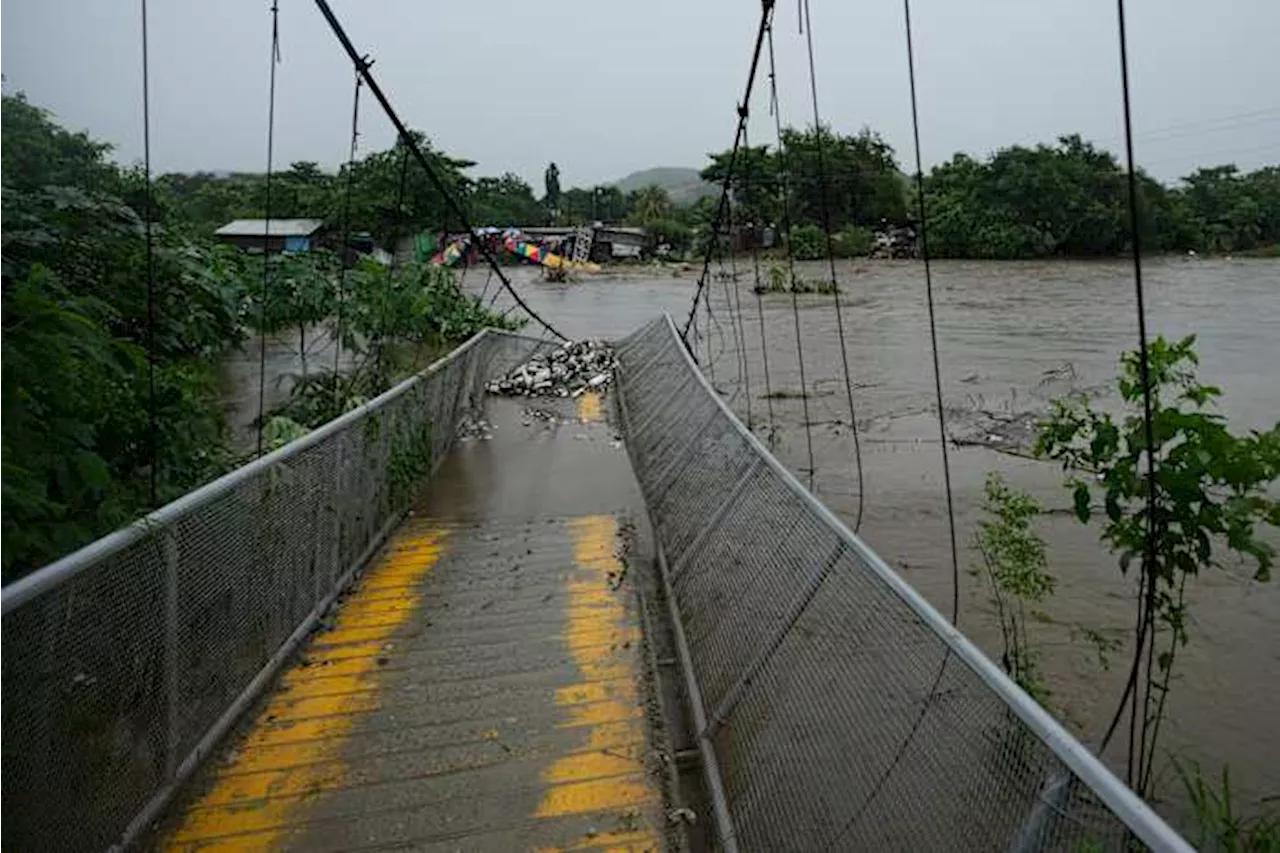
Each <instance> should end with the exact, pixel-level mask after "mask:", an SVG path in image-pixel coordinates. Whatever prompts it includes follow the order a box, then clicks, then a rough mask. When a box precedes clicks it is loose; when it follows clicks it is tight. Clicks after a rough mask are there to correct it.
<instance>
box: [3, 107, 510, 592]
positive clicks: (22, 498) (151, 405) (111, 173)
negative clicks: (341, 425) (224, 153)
mask: <svg viewBox="0 0 1280 853" xmlns="http://www.w3.org/2000/svg"><path fill="white" fill-rule="evenodd" d="M3 126H4V131H5V144H4V146H3V169H2V172H3V353H2V361H3V383H4V390H3V436H2V440H3V449H2V453H3V478H2V479H3V501H4V514H3V522H2V523H3V537H4V550H3V580H4V581H5V582H6V583H7V582H9V581H12V580H14V579H16V578H17V577H20V576H21V575H23V574H26V573H27V572H29V571H31V570H32V569H35V568H37V567H39V566H41V565H43V564H45V563H47V562H49V561H51V560H54V559H56V558H58V557H60V556H62V555H64V554H66V553H68V552H70V551H72V550H74V549H75V548H77V547H79V546H81V545H84V544H86V543H87V542H89V541H91V540H93V539H95V538H97V537H98V536H101V535H103V534H105V533H107V532H109V531H111V530H113V529H115V528H117V527H119V526H120V525H122V524H125V523H127V522H129V521H131V520H133V519H134V518H136V517H138V516H139V515H140V514H142V513H145V512H146V511H148V510H149V509H153V508H155V507H157V506H159V505H162V504H164V503H167V502H168V501H170V500H173V499H174V498H176V497H178V496H179V495H181V494H183V493H184V492H187V491H189V490H190V489H192V488H194V487H196V486H198V485H200V484H201V483H203V482H207V481H208V480H210V479H211V478H213V477H215V476H217V475H219V474H221V473H223V472H225V471H227V470H229V469H230V468H231V467H233V466H234V465H236V464H239V463H240V462H241V461H243V459H244V450H243V448H236V447H233V446H232V444H231V443H230V441H229V437H228V431H227V428H226V423H225V418H224V414H223V396H222V394H223V392H222V390H221V389H220V388H219V382H218V365H219V363H220V361H221V360H222V359H224V358H225V357H227V356H228V355H230V354H231V353H233V352H235V351H236V350H237V349H238V348H240V347H242V346H244V345H245V344H246V342H247V341H248V339H249V336H250V334H251V333H253V332H257V331H262V332H265V333H267V334H286V333H288V334H292V333H293V332H294V331H295V330H296V333H297V334H298V335H299V337H300V338H302V340H301V348H302V350H303V351H304V352H305V351H306V341H305V336H306V335H307V334H308V333H309V332H310V331H311V330H313V329H316V328H322V329H324V330H325V331H326V333H327V334H328V336H329V337H330V338H331V339H332V338H334V337H336V336H337V333H338V329H337V316H338V314H339V306H341V314H342V317H343V321H342V327H341V330H342V331H341V339H342V341H343V347H344V350H345V351H346V354H347V355H348V356H349V358H348V359H347V360H349V361H350V362H351V363H352V366H350V367H344V369H343V371H342V373H341V374H335V373H334V372H333V362H332V360H331V359H332V355H330V356H329V358H328V359H326V361H328V367H325V366H324V365H318V364H317V365H315V366H314V368H315V369H314V371H313V372H311V373H310V374H309V375H308V376H306V377H300V378H299V380H300V381H296V382H295V383H294V388H295V389H296V393H295V394H294V395H293V396H292V398H291V399H290V400H289V401H288V403H287V404H286V406H285V409H284V410H283V411H282V412H276V413H268V417H271V416H281V415H287V416H289V417H291V418H292V419H293V420H295V421H297V422H298V423H295V424H294V425H293V426H292V427H290V426H289V425H288V424H287V423H282V422H281V421H280V420H278V419H277V420H276V421H275V425H274V428H273V434H274V435H275V436H277V437H278V436H282V435H283V436H287V435H290V434H296V432H297V431H298V430H304V429H306V428H308V427H314V426H316V425H318V424H319V423H321V422H323V421H325V420H328V419H329V418H331V417H333V416H334V415H336V414H338V413H339V412H341V411H342V410H344V409H345V408H348V407H350V406H351V405H354V404H355V403H357V402H358V401H359V400H361V399H367V398H368V397H369V396H372V395H373V394H376V393H377V392H378V391H380V390H382V389H383V388H385V387H387V386H388V385H389V384H390V383H391V382H393V381H394V380H395V379H396V378H398V377H399V376H400V375H403V372H404V371H405V370H406V369H411V367H412V366H413V364H414V363H415V362H413V361H412V360H409V359H405V358H404V357H403V356H404V355H405V354H406V352H407V351H410V350H425V351H428V352H432V351H434V352H439V351H440V350H442V349H447V348H448V347H450V346H452V345H454V344H456V343H458V342H459V341H461V340H464V339H465V338H467V337H469V336H470V335H471V334H473V333H474V332H475V331H477V330H478V329H480V328H481V327H483V326H485V325H493V324H498V325H507V326H510V325H511V323H510V322H509V321H507V320H502V319H500V318H498V317H496V316H494V315H492V314H491V313H489V312H488V311H485V310H484V309H483V308H482V307H481V306H480V305H479V304H478V303H477V301H476V300H475V299H473V298H470V297H467V296H465V295H463V294H462V292H461V291H460V290H459V288H458V286H457V283H456V281H455V280H454V277H453V276H452V274H450V273H448V272H446V271H443V270H441V269H439V268H437V267H430V266H426V265H422V266H419V265H414V264H411V265H406V266H403V267H399V268H396V269H391V268H389V267H387V266H384V265H382V264H377V263H373V262H372V261H368V260H362V261H359V262H357V263H354V264H353V265H349V269H347V270H346V273H345V275H342V276H340V275H339V270H340V262H339V260H338V258H337V256H335V255H330V254H326V253H324V252H314V253H310V254H307V255H285V256H272V257H271V258H270V260H269V261H268V263H269V267H268V269H267V270H266V273H267V276H266V280H267V282H268V287H267V289H266V293H267V298H266V301H265V305H264V303H263V293H264V289H263V280H264V277H263V273H264V270H263V266H262V264H263V263H264V261H263V258H262V256H261V255H245V254H243V253H241V252H239V251H238V250H236V249H233V248H230V247H227V246H222V245H218V244H216V243H214V242H213V241H212V239H211V232H212V230H213V228H215V227H217V225H220V224H222V220H223V217H224V216H225V217H227V218H230V217H231V216H237V215H256V214H259V213H260V212H261V211H260V209H259V208H257V207H255V204H257V203H258V201H257V199H256V198H255V196H254V193H255V192H257V186H258V184H257V183H255V181H249V180H238V179H229V180H224V179H212V178H209V179H208V180H193V181H188V182H186V184H185V185H183V186H180V187H179V186H177V185H178V184H179V183H180V182H179V181H177V180H176V179H175V178H173V177H172V176H170V177H169V178H166V179H161V180H160V181H158V182H156V185H155V190H156V191H155V194H154V206H153V208H152V210H153V213H152V215H151V217H150V220H151V229H150V230H151V234H152V247H153V262H152V263H151V264H150V265H149V264H148V262H147V230H148V229H147V220H148V217H147V209H148V205H147V194H146V183H145V180H144V177H143V175H142V174H141V173H140V171H139V170H137V169H133V168H122V167H120V166H118V165H116V164H114V163H112V162H111V161H110V160H109V158H108V155H109V153H110V146H108V145H106V144H104V143H101V142H98V141H96V140H94V139H92V138H90V137H89V136H88V135H87V134H84V133H70V132H68V131H66V130H64V129H63V128H61V127H59V126H58V125H57V124H56V123H55V122H54V121H53V120H52V118H51V117H50V116H49V115H48V114H46V113H45V112H44V111H42V110H41V109H39V108H38V107H36V106H35V105H33V104H31V103H29V102H28V101H26V100H25V99H24V98H22V97H21V96H16V97H8V96H6V97H4V99H3ZM399 162H400V161H399V160H398V158H397V157H396V156H395V152H390V153H389V152H380V153H378V154H375V155H371V156H370V157H369V158H366V160H364V161H362V163H361V164H360V173H359V175H358V178H359V180H356V181H354V182H353V190H357V189H358V190H359V192H363V193H365V194H366V196H365V197H363V198H362V197H361V196H360V195H359V194H358V193H355V192H353V204H352V210H353V224H354V225H356V226H359V227H364V228H367V229H368V230H370V231H374V232H376V233H379V234H383V235H387V236H389V237H392V236H394V233H395V232H394V228H395V222H396V219H397V216H396V210H395V206H394V204H392V205H387V204H385V201H386V198H388V197H392V196H388V195H386V193H388V192H390V193H394V192H395V187H396V185H397V183H398V180H399V172H398V169H399ZM444 162H445V163H446V165H447V166H449V167H450V168H455V167H457V168H460V166H458V162H457V161H448V160H446V161H444ZM415 172H416V170H412V169H411V170H409V173H408V179H409V180H411V181H414V180H417V177H415ZM419 174H420V173H419ZM361 181H367V184H362V183H361ZM332 183H333V178H332V177H331V176H326V175H324V174H323V173H320V172H319V170H318V169H313V168H310V167H306V168H303V167H300V166H298V165H297V164H295V167H294V168H293V169H291V170H290V172H289V173H287V175H286V176H285V177H282V179H281V186H282V189H281V190H280V191H281V192H282V193H284V194H285V197H286V198H287V197H288V194H293V195H294V196H295V197H296V199H297V201H296V204H297V205H299V207H301V208H303V211H304V212H313V211H314V212H317V213H321V212H322V211H325V210H327V209H328V208H326V205H331V204H332V201H333V197H332V196H331V195H330V192H331V190H332ZM424 183H425V181H424ZM388 188H390V189H388ZM417 189H422V192H421V193H417V194H415V196H414V197H413V201H412V203H411V204H406V208H408V210H409V212H410V213H411V214H412V216H413V217H414V218H413V219H412V220H411V221H412V222H414V223H416V224H417V225H418V226H424V225H437V226H438V225H439V223H440V222H441V217H442V216H443V205H442V202H441V200H440V199H439V197H438V196H433V195H431V194H430V193H428V192H427V191H426V189H425V188H423V187H418V186H417V185H415V190H417ZM276 192H277V187H276V185H274V184H273V187H272V193H273V196H274V194H275V193H276ZM291 203H293V202H291ZM274 204H275V202H273V205H274ZM277 210H280V208H277ZM322 215H325V216H328V215H329V214H327V213H324V214H322ZM340 281H341V285H342V286H341V289H340V288H339V282H340ZM330 352H332V349H331V350H330ZM304 372H307V371H306V370H305V369H304ZM321 379H323V381H319V380H321ZM317 389H321V390H320V391H318V390H317ZM290 430H293V432H292V433H291V431H290ZM270 439H271V436H268V441H270Z"/></svg>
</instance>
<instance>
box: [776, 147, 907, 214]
mask: <svg viewBox="0 0 1280 853" xmlns="http://www.w3.org/2000/svg"><path fill="white" fill-rule="evenodd" d="M782 141H783V145H784V146H785V148H786V163H787V169H788V171H789V173H790V174H789V176H788V179H787V185H788V187H789V188H790V191H791V199H792V201H791V220H792V222H793V223H796V224H804V223H809V224H814V225H822V224H823V220H822V200H823V195H824V192H825V197H826V205H827V211H828V215H829V218H830V225H831V229H832V231H836V230H839V229H840V228H843V227H844V226H846V225H862V226H868V227H878V226H880V225H881V224H882V223H885V222H889V223H894V224H899V223H904V222H906V221H907V200H906V192H905V190H906V188H905V185H904V183H903V180H902V177H901V175H900V173H899V172H898V166H897V163H896V162H895V161H894V153H893V148H892V147H891V146H890V145H889V143H887V142H885V141H884V139H882V138H881V137H880V135H879V134H877V133H875V132H874V131H872V130H870V129H869V128H864V129H863V130H861V131H860V132H859V133H858V134H856V135H854V136H846V135H843V134H838V133H834V132H833V131H832V130H831V128H830V127H828V126H826V125H822V126H820V127H818V128H816V129H815V128H807V129H805V130H796V129H794V128H784V129H783V131H782ZM820 144H821V146H822V152H821V156H822V168H821V169H819V167H818V162H819V159H818V158H819V152H818V146H819V145H820ZM824 176H825V179H826V180H825V183H826V188H825V190H824V189H823V177H824Z"/></svg>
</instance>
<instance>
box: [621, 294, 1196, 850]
mask: <svg viewBox="0 0 1280 853" xmlns="http://www.w3.org/2000/svg"><path fill="white" fill-rule="evenodd" d="M618 355H619V358H620V360H621V364H622V369H621V371H620V374H621V375H620V379H619V389H620V399H621V403H622V411H623V415H624V419H625V428H626V434H627V445H628V449H629V452H630V453H631V457H632V463H633V465H634V467H635V472H636V476H637V478H638V479H639V481H640V485H641V488H642V490H643V492H644V495H645V499H646V503H647V504H648V508H649V513H650V516H651V519H652V521H653V526H654V528H655V536H656V539H657V541H658V542H659V543H660V546H661V547H660V561H659V562H660V566H661V568H662V574H663V583H664V588H665V589H666V591H667V595H668V597H669V599H670V600H669V602H668V604H669V606H670V607H671V610H672V614H673V618H674V619H675V620H676V622H677V625H676V628H675V630H676V638H677V646H678V647H679V648H680V657H681V659H682V664H683V666H684V667H685V670H686V672H685V681H686V684H687V685H688V686H689V687H690V688H691V689H689V690H687V691H686V692H687V693H688V694H689V696H690V698H691V701H692V702H693V703H694V704H695V707H694V708H693V709H692V711H693V717H694V722H695V725H696V726H697V727H698V728H699V729H700V730H701V731H700V737H699V748H700V749H701V750H702V754H703V763H704V765H706V766H705V767H704V769H706V770H708V773H707V776H708V779H707V782H708V788H709V791H708V794H709V796H710V799H711V801H712V803H713V804H714V805H715V806H716V807H717V808H716V813H715V814H714V815H713V817H714V818H715V819H716V821H715V822H716V824H717V828H718V834H719V836H720V837H719V843H720V846H721V847H722V848H723V849H728V850H734V849H742V850H802V851H822V850H983V851H986V850H1020V851H1029V850H1063V851H1092V850H1128V849H1130V848H1132V847H1136V846H1140V845H1146V846H1147V847H1149V848H1151V849H1157V850H1189V849H1190V848H1189V847H1188V846H1187V845H1186V844H1185V843H1184V842H1183V841H1182V840H1181V839H1180V838H1179V837H1178V835H1177V834H1176V833H1175V832H1173V830H1171V829H1170V828H1169V827H1168V826H1167V825H1166V824H1165V823H1164V822H1163V821H1162V820H1161V819H1160V818H1159V817H1158V816H1157V815H1156V814H1155V813H1154V812H1152V811H1151V810H1150V809H1149V808H1148V807H1147V806H1146V805H1145V804H1144V803H1143V802H1142V801H1141V800H1140V799H1139V798H1138V797H1137V796H1135V795H1134V794H1133V793H1132V792H1131V791H1130V790H1129V789H1128V788H1126V787H1125V786H1124V784H1123V783H1121V782H1120V781H1119V780H1118V779H1116V778H1115V776H1114V775H1112V774H1111V773H1110V772H1109V771H1108V770H1107V769H1106V768H1105V767H1104V766H1103V765H1102V764H1101V763H1100V762H1099V761H1098V760H1097V759H1096V758H1095V757H1094V756H1093V755H1092V754H1091V753H1090V752H1089V751H1088V750H1087V749H1086V748H1085V747H1083V746H1082V745H1081V744H1080V743H1078V742H1077V741H1076V740H1075V739H1074V738H1072V737H1071V735H1069V734H1068V733H1067V732H1066V731H1065V730H1064V729H1063V728H1062V727H1061V726H1060V725H1058V724H1057V722H1056V721H1054V720H1053V719H1052V718H1051V717H1050V716H1049V715H1048V714H1047V713H1045V711H1044V710H1043V709H1041V708H1040V706H1039V705H1037V704H1036V703H1035V702H1034V701H1032V700H1031V699H1030V698H1028V697H1027V696H1026V694H1024V693H1023V692H1022V691H1021V690H1020V689H1019V688H1017V687H1016V686H1015V685H1014V684H1013V683H1012V682H1011V681H1010V680H1009V679H1008V678H1007V677H1006V676H1005V675H1004V673H1003V672H1001V671H1000V670H999V669H998V668H997V667H996V666H994V665H993V664H992V663H991V662H990V661H989V660H988V659H987V658H986V657H985V656H984V655H983V654H982V653H981V652H980V651H979V650H978V649H977V648H976V647H975V646H973V645H972V644H971V643H970V642H969V641H968V640H967V639H965V638H964V636H963V635H962V634H960V632H959V631H957V630H956V629H955V628H954V627H952V626H951V624H950V623H949V622H947V621H946V620H945V619H944V618H943V617H942V616H940V615H939V614H938V612H937V611H936V610H934V609H933V608H932V607H931V606H930V605H929V604H928V603H927V602H926V601H925V600H924V599H923V598H922V597H921V596H920V595H919V594H918V593H916V592H915V591H914V590H913V589H912V588H911V587H910V586H908V585H907V584H906V582H905V581H903V580H902V579H901V578H900V577H899V576H898V575H897V574H896V573H895V572H893V570H892V569H890V568H889V567H888V566H887V565H885V563H884V562H883V561H882V560H881V559H880V558H879V557H878V556H876V555H875V554H874V553H873V552H872V551H871V550H870V549H869V548H867V546H866V545H865V544H864V543H863V542H862V541H861V540H859V539H858V538H857V537H856V536H854V535H853V534H852V533H851V532H850V531H849V530H848V528H847V527H845V525H844V524H843V523H842V522H840V521H839V520H838V519H837V518H836V517H835V516H834V515H833V514H832V513H831V512H830V511H829V510H827V509H826V508H825V507H823V506H822V504H821V503H819V502H818V501H817V500H816V499H815V498H814V497H813V496H812V495H811V494H809V493H808V492H807V491H806V490H805V489H804V488H803V487H802V486H801V485H800V484H799V483H798V482H797V481H796V479H795V478H794V477H793V476H792V475H791V474H790V473H789V472H788V471H787V470H786V469H785V468H784V467H782V465H781V464H779V463H778V461H777V460H776V459H774V458H773V456H772V455H771V454H770V453H769V452H768V451H767V450H766V449H765V448H764V447H763V446H762V445H761V444H760V443H759V442H758V441H757V440H756V438H755V437H754V436H752V435H751V434H750V433H749V432H748V431H747V430H746V429H745V428H744V427H743V426H742V424H741V423H740V422H739V421H738V420H737V418H736V417H735V416H734V415H733V414H732V412H731V411H730V410H729V409H728V407H727V406H725V405H724V404H723V402H722V401H721V400H720V399H719V398H718V397H716V396H715V394H714V393H713V391H712V389H711V387H710V385H709V384H708V383H707V382H706V380H705V379H704V378H703V376H702V375H701V373H700V372H699V371H698V369H697V367H696V366H695V365H694V363H693V361H692V359H691V358H690V356H689V354H688V353H687V351H686V350H685V348H684V346H683V345H682V343H681V341H680V339H679V336H678V333H677V332H676V329H675V326H674V325H673V324H672V322H671V320H670V318H669V317H665V318H662V319H661V320H657V321H655V322H653V323H652V324H650V325H648V326H646V327H645V328H643V329H641V330H640V331H639V332H637V333H635V334H634V335H632V336H631V337H629V338H628V339H626V340H625V341H623V342H622V343H621V344H620V345H619V349H618Z"/></svg>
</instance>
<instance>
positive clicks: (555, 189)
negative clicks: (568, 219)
mask: <svg viewBox="0 0 1280 853" xmlns="http://www.w3.org/2000/svg"><path fill="white" fill-rule="evenodd" d="M542 186H543V196H542V203H543V205H545V206H546V208H547V211H548V212H549V213H550V214H551V215H553V216H554V215H555V214H556V213H557V212H559V210H560V167H559V166H557V165H556V164H555V163H548V164H547V171H546V172H544V173H543V175H542Z"/></svg>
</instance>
